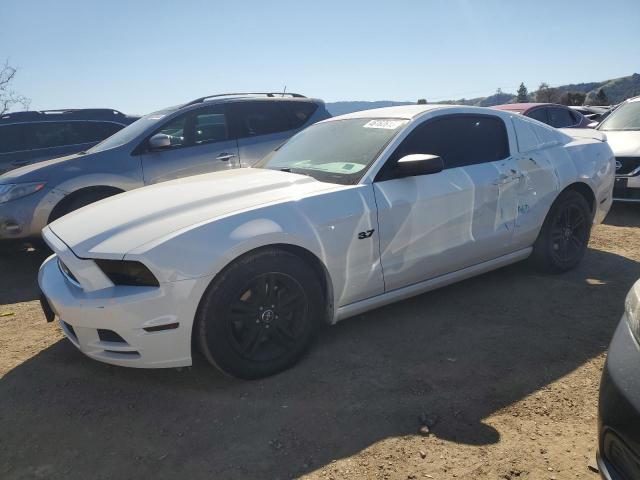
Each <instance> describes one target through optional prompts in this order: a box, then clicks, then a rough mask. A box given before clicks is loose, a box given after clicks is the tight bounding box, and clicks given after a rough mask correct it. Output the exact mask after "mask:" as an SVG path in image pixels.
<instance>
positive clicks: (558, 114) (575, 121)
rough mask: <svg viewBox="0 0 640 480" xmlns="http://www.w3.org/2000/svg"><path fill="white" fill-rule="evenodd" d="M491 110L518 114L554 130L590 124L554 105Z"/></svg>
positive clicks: (573, 112)
mask: <svg viewBox="0 0 640 480" xmlns="http://www.w3.org/2000/svg"><path fill="white" fill-rule="evenodd" d="M493 108H497V109H498V110H508V111H510V112H514V113H520V114H521V115H524V116H525V117H530V118H533V119H535V120H538V121H540V122H542V123H546V124H547V125H551V126H552V127H556V128H587V125H589V124H590V123H591V122H592V120H589V119H588V118H587V117H585V116H584V115H582V114H581V113H580V112H576V111H575V110H572V109H571V108H569V107H567V106H565V105H557V104H555V103H507V104H505V105H496V106H495V107H493Z"/></svg>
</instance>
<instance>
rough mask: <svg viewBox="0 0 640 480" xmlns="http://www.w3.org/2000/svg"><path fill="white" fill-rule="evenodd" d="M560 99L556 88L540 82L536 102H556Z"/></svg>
mask: <svg viewBox="0 0 640 480" xmlns="http://www.w3.org/2000/svg"><path fill="white" fill-rule="evenodd" d="M559 100H560V94H559V92H558V89H557V88H551V87H549V84H548V83H545V82H542V83H541V84H540V86H539V87H538V91H537V92H536V102H541V103H557V102H558V101H559Z"/></svg>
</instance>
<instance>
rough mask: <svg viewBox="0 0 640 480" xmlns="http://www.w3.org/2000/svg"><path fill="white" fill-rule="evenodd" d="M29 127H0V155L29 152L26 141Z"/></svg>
mask: <svg viewBox="0 0 640 480" xmlns="http://www.w3.org/2000/svg"><path fill="white" fill-rule="evenodd" d="M26 126H27V125H4V126H0V153H9V152H19V151H21V150H29V149H31V148H33V147H30V146H29V145H28V144H27V141H26V135H25V133H26Z"/></svg>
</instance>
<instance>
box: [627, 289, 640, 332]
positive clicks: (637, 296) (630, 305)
mask: <svg viewBox="0 0 640 480" xmlns="http://www.w3.org/2000/svg"><path fill="white" fill-rule="evenodd" d="M624 309H625V312H626V314H627V322H629V328H630V329H631V332H632V333H633V335H634V336H635V337H636V340H638V342H640V280H638V281H637V282H636V283H634V285H633V287H631V290H629V293H628V294H627V299H626V300H625V301H624Z"/></svg>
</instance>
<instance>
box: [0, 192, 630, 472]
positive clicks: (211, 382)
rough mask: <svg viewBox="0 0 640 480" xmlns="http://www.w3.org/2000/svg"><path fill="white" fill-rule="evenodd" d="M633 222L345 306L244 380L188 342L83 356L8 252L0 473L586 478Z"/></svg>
mask: <svg viewBox="0 0 640 480" xmlns="http://www.w3.org/2000/svg"><path fill="white" fill-rule="evenodd" d="M638 227H640V207H634V206H623V205H618V206H616V207H615V208H614V210H612V212H611V213H610V215H609V217H608V218H607V220H606V222H605V224H604V225H601V226H598V227H597V228H596V229H595V230H594V232H593V237H592V241H591V244H590V249H589V251H588V254H587V257H586V258H585V260H584V262H583V263H582V265H581V266H580V267H579V268H578V269H576V270H575V271H572V272H569V273H567V274H563V275H559V276H547V275H542V274H539V273H537V272H536V271H535V270H534V269H532V268H531V266H529V265H528V264H526V263H523V264H518V265H513V266H511V267H507V268H504V269H502V270H499V271H495V272H492V273H489V274H486V275H482V276H479V277H476V278H474V279H471V280H467V281H465V282H462V283H459V284H456V285H452V286H450V287H446V288H443V289H440V290H437V291H434V292H431V293H428V294H425V295H421V296H419V297H416V298H413V299H410V300H407V301H404V302H401V303H397V304H395V305H390V306H387V307H385V308H381V309H378V310H375V311H372V312H370V313H367V314H365V315H361V316H359V317H357V318H353V319H350V320H346V321H344V322H342V323H340V324H338V325H336V326H334V327H331V328H327V329H325V330H324V331H323V332H322V333H321V335H320V337H319V339H318V342H317V343H316V345H315V346H314V348H313V349H312V351H311V353H310V354H309V355H308V356H307V357H306V358H305V359H304V360H303V361H302V362H301V363H300V364H299V365H297V366H296V367H294V368H293V369H291V370H289V371H287V372H285V373H283V374H280V375H277V376H275V377H272V378H269V379H266V380H262V381H255V382H243V381H236V380H232V379H228V378H225V377H223V376H221V375H220V374H219V373H217V372H216V371H215V370H213V369H212V368H210V367H209V366H208V365H206V364H205V362H204V361H203V360H202V359H199V358H198V359H196V363H195V365H194V366H193V367H192V368H188V369H183V370H181V371H178V370H156V371H143V370H134V369H125V368H119V367H111V366H108V365H103V364H100V363H97V362H95V361H92V360H90V359H88V358H85V357H83V356H82V355H81V354H80V353H79V352H77V351H76V350H75V348H74V347H73V346H72V345H71V343H69V342H68V341H67V340H65V339H63V337H62V334H61V331H60V329H59V328H58V327H57V326H55V325H53V324H46V323H45V320H44V316H43V315H42V313H41V311H40V308H39V305H38V302H37V301H36V298H37V289H36V272H37V268H38V266H39V264H40V263H41V261H42V260H43V258H42V255H41V254H37V253H35V252H25V253H21V254H13V255H5V256H3V257H0V315H1V316H0V478H2V479H14V478H19V479H22V478H51V479H54V478H65V479H67V478H69V479H86V478H92V479H110V478H113V479H118V480H122V479H130V478H154V479H163V478H171V479H173V478H190V479H200V478H208V479H221V478H225V479H226V478H231V479H249V478H251V479H253V478H258V479H276V478H279V479H289V478H294V477H303V478H308V479H336V480H337V479H347V478H348V479H351V478H373V479H377V478H380V479H411V478H417V479H422V478H433V479H445V478H459V479H484V478H491V479H507V480H508V479H523V478H530V479H575V478H587V479H588V478H593V479H596V478H597V474H596V473H593V472H592V471H590V470H589V469H588V464H589V463H590V462H592V461H593V457H594V453H595V448H596V410H597V408H596V407H597V394H598V384H599V380H600V372H601V369H602V366H603V362H604V357H605V352H606V348H607V345H608V343H609V340H610V338H611V335H612V333H613V330H614V328H615V326H616V324H617V323H618V320H619V318H620V315H621V313H622V309H623V300H624V296H625V294H626V292H627V290H628V289H629V287H630V286H631V284H632V283H633V282H634V281H635V280H636V279H637V278H638V277H640V263H638V262H640V228H638ZM421 417H426V419H427V422H428V423H430V424H432V425H433V427H432V429H431V430H432V433H431V435H429V436H426V437H425V436H421V435H419V434H418V429H419V427H420V425H421V419H420V418H421ZM434 424H435V425H434Z"/></svg>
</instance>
